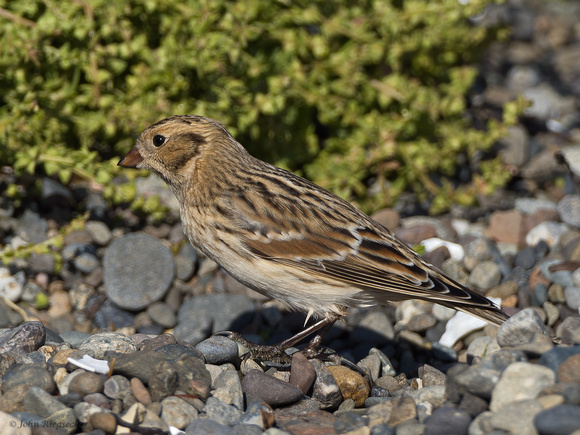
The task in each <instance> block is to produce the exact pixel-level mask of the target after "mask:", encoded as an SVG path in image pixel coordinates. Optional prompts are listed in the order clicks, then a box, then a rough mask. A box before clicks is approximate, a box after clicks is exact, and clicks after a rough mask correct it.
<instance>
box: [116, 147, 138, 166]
mask: <svg viewBox="0 0 580 435" xmlns="http://www.w3.org/2000/svg"><path fill="white" fill-rule="evenodd" d="M142 161H143V156H141V154H140V153H139V150H137V147H133V148H131V151H129V152H128V153H127V155H126V156H125V157H123V158H122V159H121V161H120V162H119V163H117V166H123V167H125V168H136V167H137V165H138V164H139V163H141V162H142Z"/></svg>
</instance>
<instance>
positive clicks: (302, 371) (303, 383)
mask: <svg viewBox="0 0 580 435" xmlns="http://www.w3.org/2000/svg"><path fill="white" fill-rule="evenodd" d="M315 379H316V370H314V367H313V365H312V364H311V363H310V361H309V360H308V358H306V357H305V356H304V354H302V353H300V352H296V353H295V354H294V355H292V365H291V369H290V380H289V382H290V384H292V385H294V386H295V387H297V388H298V389H299V390H300V391H301V392H302V394H307V393H308V391H310V388H311V387H312V385H313V384H314V380H315Z"/></svg>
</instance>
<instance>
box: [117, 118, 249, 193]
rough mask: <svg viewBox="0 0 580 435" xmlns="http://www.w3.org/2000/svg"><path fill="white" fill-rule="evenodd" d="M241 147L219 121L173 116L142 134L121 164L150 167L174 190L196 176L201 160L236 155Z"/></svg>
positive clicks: (143, 167)
mask: <svg viewBox="0 0 580 435" xmlns="http://www.w3.org/2000/svg"><path fill="white" fill-rule="evenodd" d="M224 147H225V150H224V149H222V148H224ZM240 149H241V150H243V147H242V146H241V145H239V144H238V143H237V142H236V141H235V139H234V138H233V137H232V136H231V135H230V133H229V132H228V131H227V130H226V129H225V128H224V127H223V126H222V125H221V124H220V123H218V122H217V121H214V120H212V119H209V118H205V117H203V116H194V115H181V116H171V117H169V118H165V119H163V120H161V121H159V122H157V123H155V124H153V125H151V126H150V127H148V128H147V129H146V130H145V131H144V132H143V133H141V136H139V138H138V139H137V144H136V145H135V146H134V147H133V148H132V149H131V151H129V152H128V153H127V155H126V156H125V157H123V158H122V159H121V161H120V162H119V163H118V165H119V166H123V167H126V168H138V169H149V170H151V171H153V172H155V173H157V174H158V175H159V176H160V177H161V178H163V179H164V180H165V181H166V182H167V184H169V185H170V187H172V188H173V189H175V188H178V186H180V185H182V184H183V181H184V180H190V179H191V178H192V177H193V174H194V173H195V171H196V169H197V168H198V166H199V162H200V161H202V160H208V159H209V160H211V159H210V158H209V157H210V156H211V155H212V154H216V155H218V154H221V155H223V154H224V153H225V154H226V155H227V154H232V153H233V154H235V153H238V152H240V151H241V150H240ZM212 151H216V153H213V152H212ZM243 152H245V150H244V151H242V153H243Z"/></svg>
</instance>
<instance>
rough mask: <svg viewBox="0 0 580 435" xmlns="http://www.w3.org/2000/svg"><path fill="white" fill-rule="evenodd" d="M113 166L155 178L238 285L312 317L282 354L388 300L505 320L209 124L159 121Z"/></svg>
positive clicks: (320, 192) (363, 219)
mask: <svg viewBox="0 0 580 435" xmlns="http://www.w3.org/2000/svg"><path fill="white" fill-rule="evenodd" d="M119 165H120V166H125V167H129V168H146V169H150V170H152V171H153V172H155V173H157V174H158V175H159V176H160V177H161V178H163V180H165V181H166V182H167V184H168V185H169V186H170V188H171V190H172V191H173V193H174V194H175V196H176V197H177V199H178V200H179V204H180V211H181V219H182V221H183V228H184V231H185V233H186V234H187V237H188V238H189V240H190V242H191V243H192V244H193V246H195V247H196V248H197V249H199V250H200V251H202V252H203V253H205V254H206V255H207V256H208V257H209V258H211V259H212V260H214V261H215V262H217V263H218V264H219V265H221V266H222V267H223V268H224V269H225V270H226V271H227V272H228V273H229V274H230V275H232V276H233V277H234V278H235V279H236V280H238V281H240V282H241V283H243V284H245V285H246V286H248V287H250V288H252V289H254V290H256V291H258V292H260V293H262V294H264V295H267V296H269V297H271V298H274V299H276V300H278V301H280V302H282V303H283V304H285V305H286V306H288V307H289V308H292V309H296V310H300V311H304V312H306V313H308V316H310V315H313V316H314V317H315V318H318V319H320V320H319V321H318V322H317V323H315V324H313V325H312V326H310V327H309V328H307V329H305V331H303V332H301V333H299V334H297V335H296V336H294V337H292V338H290V339H288V340H285V341H284V342H282V343H280V344H279V345H277V347H276V349H278V350H280V351H284V350H285V349H287V348H288V347H290V346H293V345H294V344H295V343H297V342H298V341H300V340H302V339H303V338H305V337H307V336H309V335H311V334H313V333H314V332H317V331H318V333H317V335H316V336H315V337H314V339H312V341H311V342H310V343H309V345H308V346H307V350H308V352H310V353H311V354H315V351H316V348H317V347H318V344H319V343H320V340H321V339H322V336H323V335H324V333H325V332H326V331H327V330H328V329H329V328H330V326H332V324H333V323H334V322H335V321H336V320H337V319H338V318H340V317H341V316H343V315H345V314H346V313H347V308H349V307H360V306H371V305H386V304H388V302H389V301H399V300H404V299H423V300H427V301H431V302H435V303H438V304H441V305H444V306H447V307H450V308H455V309H457V310H461V311H465V312H467V313H469V314H473V315H474V316H477V317H480V318H482V319H484V320H486V321H488V322H492V323H495V324H497V325H499V324H501V323H502V322H503V321H504V320H506V319H507V316H506V315H505V314H504V313H503V312H502V311H501V310H499V309H498V308H497V307H496V306H495V305H494V304H493V303H492V302H491V301H489V300H488V299H486V298H485V297H483V296H481V295H480V294H478V293H476V292H474V291H472V290H470V289H468V288H466V287H465V286H463V285H461V284H459V283H458V282H456V281H454V280H452V279H451V278H449V277H447V276H445V275H444V274H443V273H442V272H440V271H439V270H437V269H436V268H435V267H434V266H432V265H430V264H428V263H427V262H425V261H424V260H423V259H422V258H421V257H420V256H419V255H418V254H417V253H415V252H414V251H413V250H411V249H410V248H409V247H407V245H405V244H404V243H402V242H401V241H399V240H398V239H397V238H396V237H395V236H394V235H393V233H392V232H391V231H390V230H388V229H387V228H385V227H383V226H382V225H380V224H379V223H377V222H375V221H374V220H372V219H371V218H369V217H368V216H367V215H366V214H364V213H363V212H362V211H360V210H358V209H356V208H355V207H353V206H352V205H351V204H349V203H348V202H346V201H344V200H342V199H341V198H339V197H338V196H336V195H334V194H332V193H330V192H329V191H327V190H325V189H323V188H321V187H319V186H317V185H315V184H313V183H311V182H310V181H308V180H305V179H303V178H300V177H298V176H296V175H294V174H292V173H291V172H288V171H286V170H284V169H280V168H278V167H276V166H273V165H270V164H268V163H266V162H263V161H261V160H258V159H256V158H255V157H252V156H251V155H250V154H249V153H248V152H247V151H246V149H245V148H244V147H243V146H242V145H241V144H239V143H238V142H237V141H236V140H235V139H234V138H233V137H232V135H231V134H230V133H229V132H228V131H227V130H226V129H225V128H224V126H223V125H222V124H220V123H219V122H217V121H214V120H212V119H209V118H204V117H202V116H193V115H184V116H172V117H169V118H166V119H164V120H162V121H159V122H157V123H156V124H153V125H152V126H150V127H149V128H147V129H146V130H145V131H144V132H143V133H142V134H141V136H140V137H139V139H138V140H137V144H136V145H135V147H134V148H133V149H132V150H131V151H129V153H128V154H127V155H126V156H125V157H124V158H123V159H122V160H121V161H120V162H119ZM236 337H237V338H240V339H241V337H240V336H236ZM253 350H254V352H255V355H256V354H258V355H259V354H260V347H259V346H257V345H256V346H255V347H254V348H253ZM265 354H268V353H267V352H266V353H265Z"/></svg>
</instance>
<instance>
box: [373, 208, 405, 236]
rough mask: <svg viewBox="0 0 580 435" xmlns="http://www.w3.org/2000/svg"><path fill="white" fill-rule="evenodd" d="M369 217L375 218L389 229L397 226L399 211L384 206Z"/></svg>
mask: <svg viewBox="0 0 580 435" xmlns="http://www.w3.org/2000/svg"><path fill="white" fill-rule="evenodd" d="M371 218H373V219H374V220H376V221H377V222H378V223H380V224H381V225H382V226H384V227H387V228H388V229H390V230H391V231H393V230H394V229H395V228H398V227H399V223H400V221H401V218H400V216H399V212H398V211H396V210H392V209H390V208H384V209H382V210H379V211H377V212H376V213H374V214H373V215H372V216H371Z"/></svg>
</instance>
